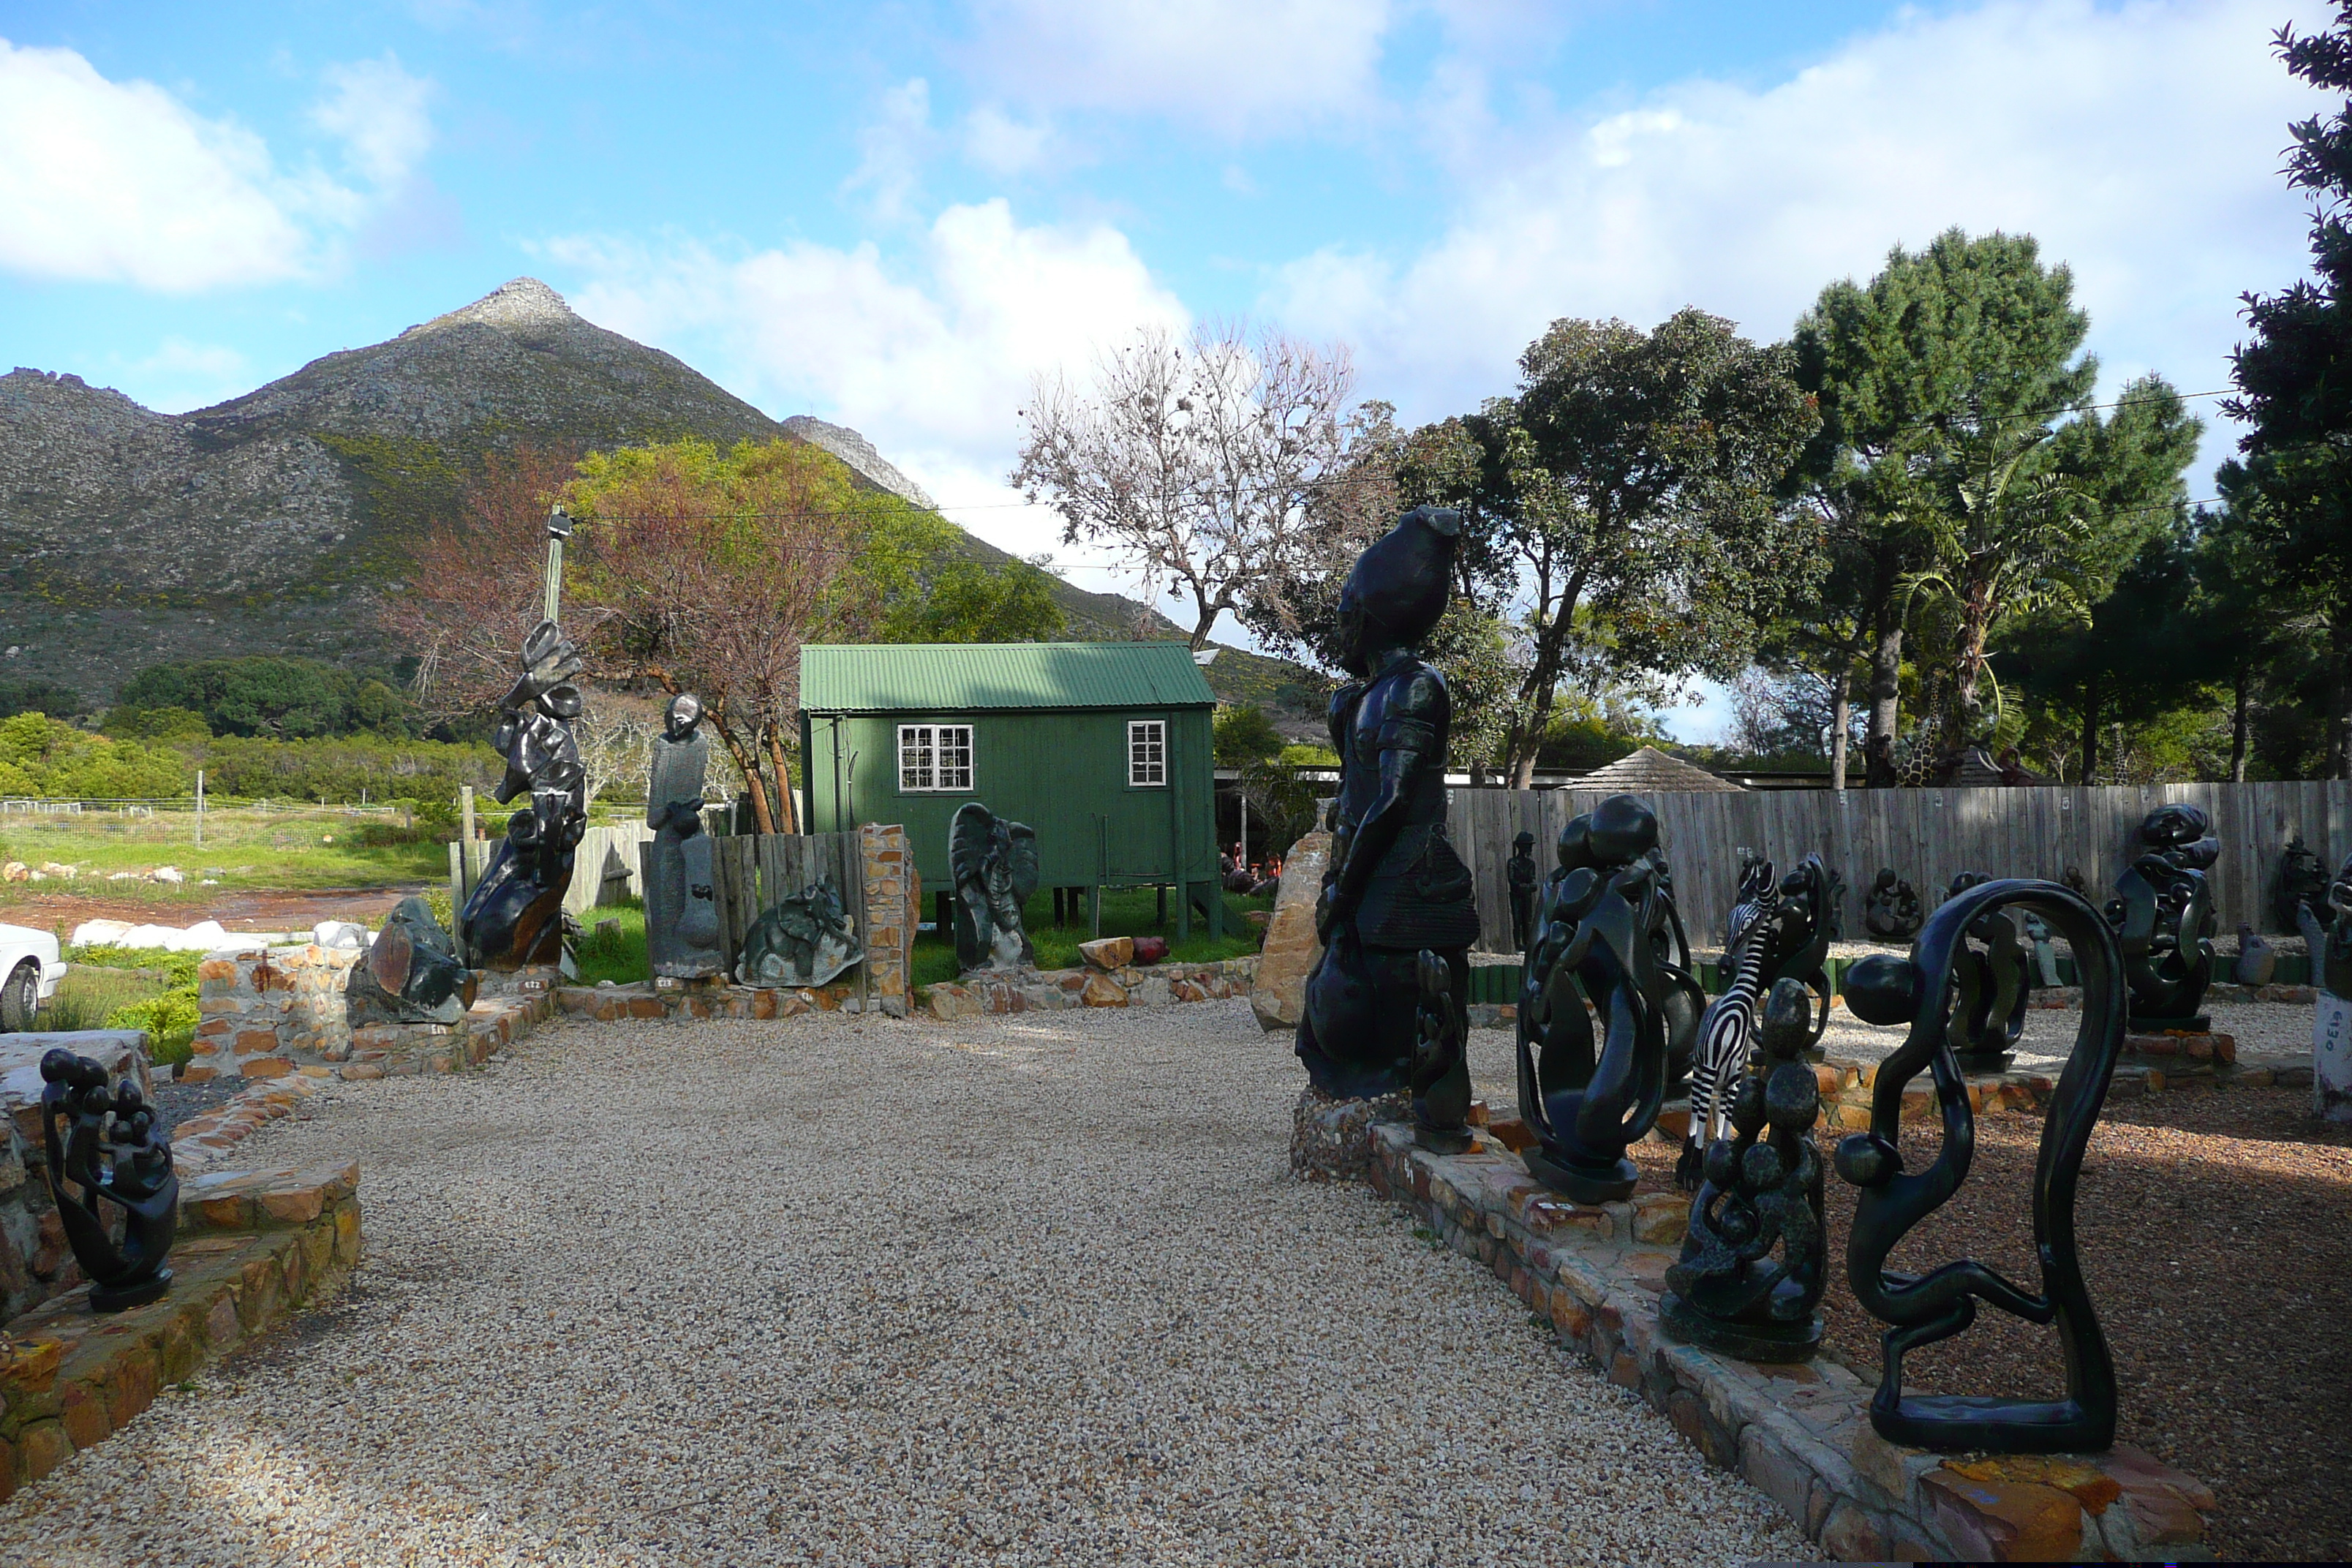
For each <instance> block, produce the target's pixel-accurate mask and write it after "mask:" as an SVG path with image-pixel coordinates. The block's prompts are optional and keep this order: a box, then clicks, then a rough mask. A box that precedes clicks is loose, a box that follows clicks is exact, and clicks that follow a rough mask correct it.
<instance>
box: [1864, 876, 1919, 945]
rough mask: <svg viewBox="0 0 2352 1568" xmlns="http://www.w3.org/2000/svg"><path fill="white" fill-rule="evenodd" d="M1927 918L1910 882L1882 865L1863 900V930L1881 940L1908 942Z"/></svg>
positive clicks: (1917, 932)
mask: <svg viewBox="0 0 2352 1568" xmlns="http://www.w3.org/2000/svg"><path fill="white" fill-rule="evenodd" d="M1926 918H1927V916H1926V914H1925V912H1924V911H1923V910H1921V909H1920V908H1919V895H1918V893H1917V892H1916V891H1915V890H1913V889H1912V886H1911V884H1910V883H1908V882H1906V881H1905V880H1904V879H1902V878H1900V877H1898V876H1896V875H1895V868H1894V867H1892V866H1881V867H1880V868H1878V875H1877V876H1876V877H1875V878H1874V879H1872V880H1871V884H1870V892H1869V893H1868V894H1867V895H1866V896H1865V897H1864V899H1863V901H1862V927H1863V929H1864V931H1868V932H1869V933H1870V934H1871V935H1872V936H1873V937H1874V938H1876V939H1877V940H1878V941H1880V942H1909V941H1910V940H1911V939H1912V938H1913V937H1915V936H1917V935H1918V934H1919V923H1920V921H1923V920H1925V919H1926Z"/></svg>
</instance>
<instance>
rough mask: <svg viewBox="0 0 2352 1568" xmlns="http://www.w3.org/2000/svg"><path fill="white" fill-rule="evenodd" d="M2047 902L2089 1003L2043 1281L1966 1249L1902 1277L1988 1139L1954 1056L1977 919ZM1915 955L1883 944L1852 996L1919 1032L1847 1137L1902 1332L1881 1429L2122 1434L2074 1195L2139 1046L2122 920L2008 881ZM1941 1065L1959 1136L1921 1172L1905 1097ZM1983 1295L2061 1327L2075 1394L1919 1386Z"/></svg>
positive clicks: (1873, 1293) (2037, 1182) (2048, 1136)
mask: <svg viewBox="0 0 2352 1568" xmlns="http://www.w3.org/2000/svg"><path fill="white" fill-rule="evenodd" d="M2028 907H2030V908H2032V910H2034V912H2035V913H2037V914H2039V915H2041V916H2042V918H2043V919H2044V920H2046V921H2049V922H2050V924H2051V925H2053V927H2055V928H2056V930H2057V931H2058V934H2059V935H2061V936H2063V938H2064V939H2065V940H2066V942H2067V943H2068V944H2069V945H2070V946H2071V947H2072V948H2073V949H2074V963H2075V964H2076V966H2077V967H2078V969H2079V970H2080V972H2081V980H2082V984H2083V1011H2082V1013H2081V1015H2080V1017H2081V1020H2082V1021H2081V1023H2080V1024H2079V1025H2078V1026H2077V1028H2076V1031H2075V1036H2074V1050H2073V1052H2072V1054H2070V1055H2069V1056H2068V1058H2067V1059H2066V1066H2065V1068H2064V1070H2063V1071H2062V1072H2061V1073H2060V1074H2059V1076H2058V1084H2057V1088H2056V1089H2055V1090H2054V1092H2053V1095H2052V1097H2051V1100H2050V1104H2049V1109H2048V1111H2047V1113H2046V1115H2045V1117H2044V1120H2043V1121H2042V1150H2041V1155H2040V1158H2039V1159H2038V1160H2037V1161H2036V1163H2035V1165H2034V1173H2033V1196H2032V1222H2033V1238H2034V1243H2035V1246H2034V1254H2035V1257H2036V1258H2037V1259H2038V1260H2039V1265H2040V1270H2041V1289H2040V1290H2039V1291H2038V1292H2036V1291H2032V1290H2028V1289H2025V1288H2024V1287H2022V1286H2021V1285H2017V1284H2014V1283H2012V1282H2011V1281H2010V1280H2009V1279H2005V1278H2003V1277H2002V1276H2001V1275H2000V1273H1999V1272H1998V1271H1996V1270H1995V1269H1993V1268H1989V1267H1988V1266H1986V1265H1984V1264H1981V1263H1978V1262H1976V1261H1974V1260H1972V1259H1969V1258H1959V1259H1957V1260H1955V1261H1952V1262H1949V1263H1946V1264H1944V1265H1942V1266H1941V1267H1939V1268H1932V1269H1929V1270H1927V1271H1925V1272H1916V1271H1914V1270H1913V1269H1912V1268H1909V1267H1907V1266H1906V1268H1903V1269H1900V1270H1891V1269H1889V1268H1887V1267H1886V1261H1887V1258H1889V1256H1890V1255H1892V1254H1893V1252H1894V1251H1895V1248H1896V1247H1898V1246H1899V1245H1900V1244H1901V1242H1902V1240H1903V1237H1905V1235H1906V1234H1907V1233H1908V1232H1909V1231H1911V1230H1912V1229H1913V1228H1914V1227H1915V1226H1917V1225H1918V1224H1919V1223H1920V1222H1921V1221H1923V1220H1925V1219H1926V1218H1927V1216H1928V1215H1931V1214H1933V1213H1935V1212H1936V1210H1937V1208H1939V1207H1940V1206H1942V1205H1943V1204H1944V1203H1945V1202H1946V1200H1948V1198H1950V1197H1951V1195H1952V1194H1954V1193H1956V1192H1958V1190H1959V1186H1960V1184H1961V1183H1962V1182H1963V1181H1964V1180H1966V1179H1967V1176H1968V1172H1969V1156H1970V1153H1971V1152H1972V1150H1973V1149H1974V1146H1975V1142H1976V1119H1975V1117H1974V1115H1973V1114H1972V1113H1971V1111H1970V1110H1969V1086H1968V1081H1967V1080H1966V1079H1964V1078H1963V1077H1962V1076H1961V1074H1960V1069H1959V1064H1958V1062H1957V1061H1956V1060H1955V1059H1954V1058H1953V1054H1952V1033H1951V1015H1952V1011H1953V1008H1954V1007H1955V1005H1957V1004H1958V999H1959V989H1960V980H1959V972H1960V970H1961V968H1962V958H1963V953H1964V951H1965V949H1966V945H1967V941H1968V934H1969V930H1970V928H1971V927H1973V926H1975V925H1976V924H1977V923H1978V922H1979V921H1982V920H1983V919H1984V918H1985V917H1986V916H1987V915H1990V914H2003V916H2004V918H2006V913H2005V912H2006V911H2008V910H2014V909H2020V908H2028ZM1911 952H1912V955H1911V956H1910V957H1908V958H1902V957H1896V956H1895V955H1894V954H1891V953H1882V954H1879V955H1876V956H1874V957H1871V958H1865V959H1864V960H1863V961H1862V962H1861V963H1857V964H1855V965H1854V966H1853V969H1851V970H1849V971H1847V973H1846V981H1845V996H1846V1001H1847V1004H1848V1005H1850V1006H1851V1007H1852V1008H1853V1012H1854V1016H1857V1017H1859V1018H1861V1019H1863V1020H1864V1022H1866V1023H1872V1024H1885V1025H1894V1024H1907V1025H1908V1026H1909V1033H1908V1034H1906V1036H1905V1037H1904V1040H1903V1044H1902V1045H1901V1046H1899V1047H1896V1048H1895V1053H1894V1054H1893V1055H1892V1056H1890V1057H1888V1058H1886V1059H1885V1061H1884V1062H1883V1063H1881V1064H1880V1066H1879V1068H1878V1076H1877V1078H1876V1079H1875V1080H1874V1082H1873V1084H1872V1086H1871V1108H1870V1130H1869V1131H1865V1132H1855V1133H1853V1134H1850V1135H1849V1136H1848V1137H1846V1138H1845V1139H1844V1140H1843V1142H1840V1143H1839V1145H1838V1150H1837V1157H1836V1161H1835V1164H1836V1166H1837V1172H1838V1174H1839V1175H1840V1176H1841V1177H1843V1179H1844V1180H1845V1181H1847V1182H1848V1183H1851V1184H1853V1186H1855V1187H1856V1188H1858V1189H1860V1191H1859V1194H1858V1195H1857V1197H1856V1200H1855V1205H1854V1215H1853V1228H1852V1232H1851V1235H1850V1237H1849V1240H1848V1244H1847V1248H1846V1259H1847V1267H1848V1270H1849V1283H1850V1284H1851V1286H1852V1289H1853V1295H1854V1299H1855V1300H1857V1301H1859V1302H1860V1303H1861V1304H1862V1305H1863V1306H1864V1308H1865V1309H1867V1310H1869V1311H1870V1312H1871V1313H1872V1314H1874V1316H1876V1317H1877V1318H1878V1319H1879V1320H1880V1321H1882V1322H1885V1323H1887V1324H1889V1325H1890V1327H1889V1328H1888V1330H1887V1331H1886V1334H1885V1341H1884V1345H1885V1365H1884V1367H1883V1368H1882V1371H1881V1374H1880V1380H1879V1384H1878V1392H1877V1393H1876V1394H1874V1396H1873V1397H1872V1399H1871V1403H1870V1424H1871V1425H1872V1426H1874V1427H1875V1428H1876V1429H1877V1431H1878V1433H1879V1435H1880V1436H1883V1437H1885V1439H1886V1440H1887V1441H1889V1442H1892V1443H1902V1444H1908V1445H1910V1446H1912V1447H1922V1448H1933V1449H1937V1450H1938V1451H1944V1452H1949V1451H1953V1450H1957V1449H1972V1448H1973V1449H1987V1450H1990V1451H1992V1452H1995V1453H2032V1454H2051V1453H2081V1452H2088V1451H2093V1450H2096V1449H2102V1448H2105V1447H2107V1446H2108V1445H2110V1444H2111V1443H2113V1442H2114V1441H2115V1432H2116V1373H2115V1363H2114V1360H2113V1358H2112V1357H2111V1356H2110V1355H2109V1353H2108V1351H2107V1344H2106V1340H2105V1336H2104V1335H2103V1334H2102V1333H2101V1332H2100V1330H2099V1322H2098V1316H2097V1313H2096V1312H2095V1310H2094V1309H2093V1307H2092V1304H2091V1297H2090V1291H2089V1289H2087V1288H2086V1287H2085V1285H2084V1280H2083V1268H2082V1260H2081V1258H2079V1257H2078V1256H2077V1255H2076V1252H2075V1247H2074V1194H2075V1187H2076V1183H2077V1179H2078V1177H2079V1176H2080V1174H2081V1173H2082V1168H2083V1154H2084V1150H2085V1149H2086V1148H2087V1147H2088V1146H2089V1143H2090V1141H2091V1131H2092V1129H2093V1127H2094V1126H2095V1123H2096V1122H2097V1121H2098V1116H2099V1108H2100V1105H2101V1104H2102V1103H2103V1102H2104V1101H2105V1098H2106V1093H2107V1084H2108V1080H2109V1079H2111V1078H2112V1077H2113V1076H2114V1073H2115V1068H2116V1058H2117V1057H2118V1056H2119V1055H2120V1054H2121V1052H2122V1050H2123V1041H2124V1027H2125V1005H2124V958H2123V952H2122V949H2121V946H2120V943H2119V942H2118V941H2117V939H2116V931H2115V928H2114V927H2113V926H2111V925H2110V924H2108V922H2107V921H2105V919H2103V918H2102V917H2101V914H2100V911H2099V910H2096V909H2094V908H2093V907H2092V905H2091V903H2090V902H2089V900H2085V899H2084V898H2083V897H2082V896H2081V895H2080V894H2077V893H2074V892H2073V891H2072V890H2070V889H2066V888H2064V887H2062V886H2060V885H2059V884H2057V883H2055V882H2038V881H1999V882H1987V883H1983V884H1980V885H1979V886H1976V887H1971V888H1969V889H1966V890H1964V891H1963V892H1961V893H1960V895H1959V896H1958V898H1955V899H1952V900H1948V901H1947V902H1946V903H1945V904H1944V905H1943V906H1942V907H1941V908H1939V909H1938V910H1936V912H1935V913H1934V914H1933V915H1931V916H1929V917H1928V919H1927V925H1926V926H1925V927H1924V928H1923V929H1922V930H1921V931H1920V933H1919V940H1918V942H1917V943H1916V945H1915V946H1914V947H1913V948H1912V950H1911ZM1923 1070H1924V1071H1927V1072H1928V1073H1929V1074H1930V1075H1931V1076H1932V1078H1933V1079H1934V1083H1935V1090H1936V1101H1937V1110H1938V1111H1939V1113H1940V1118H1941V1122H1942V1129H1943V1137H1942V1141H1941V1142H1940V1145H1939V1146H1938V1147H1937V1152H1936V1155H1935V1158H1934V1159H1933V1160H1932V1161H1930V1162H1929V1163H1927V1166H1926V1167H1925V1168H1924V1169H1921V1170H1918V1171H1910V1170H1906V1168H1905V1163H1904V1158H1903V1155H1902V1153H1901V1152H1900V1151H1899V1149H1898V1147H1897V1142H1896V1139H1897V1133H1898V1130H1899V1128H1900V1125H1901V1123H1902V1121H1903V1096H1904V1092H1905V1090H1906V1089H1908V1088H1909V1086H1910V1084H1911V1081H1912V1079H1915V1078H1916V1077H1917V1076H1918V1074H1919V1073H1920V1072H1922V1071H1923ZM1979 1303H1983V1304H1985V1305H1989V1306H1992V1307H1997V1308H1999V1309H2000V1310H2002V1311H2005V1312H2010V1313H2012V1314H2014V1315H2015V1316H2018V1317H2021V1318H2023V1319H2025V1320H2027V1321H2030V1322H2034V1323H2054V1324H2055V1325H2056V1328H2057V1338H2058V1344H2059V1348H2060V1350H2061V1352H2062V1353H2063V1356H2064V1358H2065V1364H2066V1390H2065V1393H2064V1394H2063V1396H2062V1397H2059V1398H2055V1399H2049V1400H2028V1399H1994V1398H1982V1397H1976V1396H1970V1395H1961V1394H1906V1393H1905V1392H1904V1385H1903V1384H1904V1380H1903V1358H1904V1356H1905V1355H1906V1353H1908V1352H1911V1351H1914V1350H1916V1349H1918V1348H1919V1347H1921V1346H1923V1345H1928V1344H1933V1343H1935V1342H1937V1341H1939V1340H1944V1339H1948V1338H1949V1337H1950V1336H1952V1335H1954V1334H1957V1333H1959V1332H1960V1331H1963V1330H1965V1329H1966V1328H1968V1326H1969V1324H1970V1323H1971V1322H1973V1321H1975V1319H1976V1312H1977V1308H1978V1305H1979Z"/></svg>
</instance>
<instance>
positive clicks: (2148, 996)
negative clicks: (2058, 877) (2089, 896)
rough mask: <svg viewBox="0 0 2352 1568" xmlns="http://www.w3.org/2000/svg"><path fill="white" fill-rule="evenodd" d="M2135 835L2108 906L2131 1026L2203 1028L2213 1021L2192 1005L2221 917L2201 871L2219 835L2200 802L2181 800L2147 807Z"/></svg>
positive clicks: (2205, 978) (2208, 980)
mask: <svg viewBox="0 0 2352 1568" xmlns="http://www.w3.org/2000/svg"><path fill="white" fill-rule="evenodd" d="M2136 837H2137V838H2138V840H2139V846H2140V847H2139V850H2138V853H2137V854H2136V855H2135V856H2134V857H2133V858H2132V863H2131V864H2130V865H2129V866H2126V868H2124V872H2123V875H2121V876H2119V877H2117V878H2116V896H2115V897H2114V898H2112V899H2109V900H2107V909H2106V916H2107V922H2108V924H2110V925H2112V926H2113V927H2114V928H2115V931H2116V938H2117V940H2118V942H2119V943H2120V945H2121V948H2122V951H2123V961H2124V981H2125V984H2127V985H2129V986H2130V987H2131V1026H2132V1027H2133V1028H2134V1029H2135V1030H2137V1031H2140V1032H2143V1033H2147V1032H2153V1031H2158V1030H2164V1029H2182V1030H2188V1031H2190V1032H2201V1031H2203V1030H2205V1029H2207V1028H2209V1027H2210V1026H2211V1024H2212V1020H2211V1019H2210V1018H2209V1017H2207V1016H2205V1015H2204V1014H2202V1013H2200V1012H2199V1011H2198V1010H2197V1009H2198V1007H2199V1006H2200V1005H2201V1004H2202V1003H2203V1002H2204V1000H2205V988H2206V987H2207V986H2208V985H2210V984H2212V980H2213V933H2214V931H2216V930H2218V929H2219V928H2220V925H2221V917H2220V915H2219V913H2218V912H2217V911H2216V910H2214V908H2213V897H2212V893H2211V891H2210V889H2208V888H2207V886H2206V883H2205V873H2206V872H2207V871H2208V870H2209V869H2210V868H2211V867H2212V865H2213V862H2214V860H2215V859H2216V858H2219V856H2220V855H2221V840H2220V839H2218V838H2216V837H2213V823H2212V819H2211V818H2210V817H2208V816H2206V815H2205V812H2204V809H2203V808H2202V807H2200V806H2195V805H2187V804H2185V803H2182V802H2175V803H2174V804H2172V805H2159V806H2158V807H2157V808H2156V809H2155V810H2154V811H2151V812H2149V813H2148V814H2147V819H2146V820H2145V821H2143V822H2142V823H2141V824H2140V825H2139V831H2138V833H2137V835H2136Z"/></svg>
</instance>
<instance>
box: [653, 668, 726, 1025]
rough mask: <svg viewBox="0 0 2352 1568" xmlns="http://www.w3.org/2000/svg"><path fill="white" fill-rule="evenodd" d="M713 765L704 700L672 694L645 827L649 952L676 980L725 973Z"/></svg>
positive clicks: (655, 969)
mask: <svg viewBox="0 0 2352 1568" xmlns="http://www.w3.org/2000/svg"><path fill="white" fill-rule="evenodd" d="M709 765H710V737H709V736H708V735H705V734H704V733H703V732H702V700H701V699H700V698H698V697H695V696H693V695H692V694H691V693H688V692H680V693H679V694H678V695H677V696H676V697H673V698H671V699H670V703H669V711H668V713H667V715H665V716H664V719H663V721H662V732H661V734H660V735H659V736H658V737H656V740H655V741H654V759H653V772H652V773H651V775H650V777H649V779H648V781H647V783H646V826H647V827H650V828H652V829H653V830H654V839H653V844H652V846H651V847H650V848H648V849H647V851H646V957H647V958H648V959H649V960H650V961H651V963H652V965H653V972H654V973H656V974H661V975H668V976H671V977H673V978H676V979H679V980H695V979H700V978H702V977H703V976H706V975H711V974H717V973H721V971H722V970H723V968H724V967H725V966H724V965H723V964H722V963H720V961H719V904H718V900H717V899H716V897H715V895H714V883H713V879H712V877H711V874H710V836H709V834H708V833H705V832H704V831H703V830H702V777H703V773H704V771H705V770H706V769H707V768H708V767H709Z"/></svg>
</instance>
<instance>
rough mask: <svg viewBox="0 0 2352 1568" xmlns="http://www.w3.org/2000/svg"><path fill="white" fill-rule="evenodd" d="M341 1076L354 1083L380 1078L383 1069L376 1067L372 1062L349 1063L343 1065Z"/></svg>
mask: <svg viewBox="0 0 2352 1568" xmlns="http://www.w3.org/2000/svg"><path fill="white" fill-rule="evenodd" d="M342 1075H343V1077H345V1078H347V1079H353V1080H355V1081H356V1080H362V1079H375V1078H382V1077H383V1068H381V1067H379V1066H378V1065H376V1064H375V1063H374V1062H349V1063H346V1064H345V1065H344V1067H343V1068H342Z"/></svg>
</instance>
